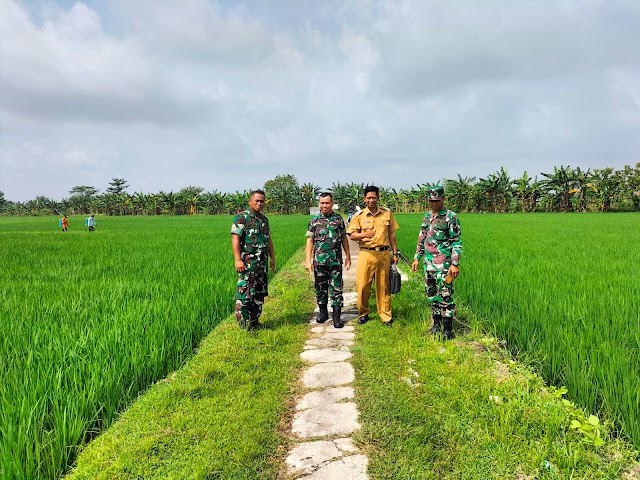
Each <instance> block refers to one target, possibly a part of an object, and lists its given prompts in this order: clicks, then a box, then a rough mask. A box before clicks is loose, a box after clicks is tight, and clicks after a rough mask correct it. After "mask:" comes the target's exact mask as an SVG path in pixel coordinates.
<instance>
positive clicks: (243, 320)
mask: <svg viewBox="0 0 640 480" xmlns="http://www.w3.org/2000/svg"><path fill="white" fill-rule="evenodd" d="M264 201H265V195H264V192H263V191H262V190H254V191H253V192H251V195H250V197H249V207H250V208H249V209H248V210H245V211H244V212H240V213H238V214H237V215H236V216H235V217H234V218H233V225H232V226H231V245H232V247H233V255H234V257H235V263H236V272H238V283H237V285H236V320H237V321H238V324H239V325H240V328H246V329H247V330H257V329H261V328H263V325H262V324H261V323H260V322H259V321H258V320H259V318H260V314H261V313H262V304H263V303H264V298H265V297H266V296H268V294H269V293H268V290H267V273H268V267H267V261H268V260H269V264H270V266H271V270H272V271H275V269H276V257H275V253H274V251H273V243H272V241H271V231H270V230H269V220H267V217H266V216H265V215H263V213H262V210H263V209H264Z"/></svg>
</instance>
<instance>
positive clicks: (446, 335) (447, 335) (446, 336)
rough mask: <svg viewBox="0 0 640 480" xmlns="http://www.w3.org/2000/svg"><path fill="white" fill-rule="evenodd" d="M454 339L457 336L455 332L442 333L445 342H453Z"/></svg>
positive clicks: (446, 331)
mask: <svg viewBox="0 0 640 480" xmlns="http://www.w3.org/2000/svg"><path fill="white" fill-rule="evenodd" d="M454 338H456V334H455V333H454V331H453V330H447V329H445V330H444V331H443V332H442V339H443V340H453V339H454Z"/></svg>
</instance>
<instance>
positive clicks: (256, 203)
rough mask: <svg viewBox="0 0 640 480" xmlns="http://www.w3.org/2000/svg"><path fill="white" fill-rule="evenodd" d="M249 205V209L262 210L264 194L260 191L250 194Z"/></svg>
mask: <svg viewBox="0 0 640 480" xmlns="http://www.w3.org/2000/svg"><path fill="white" fill-rule="evenodd" d="M249 207H251V210H253V211H254V212H262V209H263V208H264V195H263V194H261V193H254V194H253V195H251V198H249Z"/></svg>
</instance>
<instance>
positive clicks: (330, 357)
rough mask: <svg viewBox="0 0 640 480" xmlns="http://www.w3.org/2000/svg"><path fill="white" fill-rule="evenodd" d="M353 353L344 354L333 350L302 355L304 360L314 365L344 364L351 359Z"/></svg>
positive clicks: (308, 352)
mask: <svg viewBox="0 0 640 480" xmlns="http://www.w3.org/2000/svg"><path fill="white" fill-rule="evenodd" d="M351 356H352V354H351V352H342V351H340V350H336V349H333V348H319V349H317V350H306V351H304V352H302V353H301V354H300V357H301V358H302V359H303V360H307V361H309V362H313V363H327V362H344V361H345V360H348V359H349V358H351Z"/></svg>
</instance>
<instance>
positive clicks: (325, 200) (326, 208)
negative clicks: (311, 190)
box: [319, 195, 333, 215]
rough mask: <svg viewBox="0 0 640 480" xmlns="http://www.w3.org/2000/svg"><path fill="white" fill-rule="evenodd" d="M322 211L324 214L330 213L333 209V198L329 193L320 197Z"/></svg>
mask: <svg viewBox="0 0 640 480" xmlns="http://www.w3.org/2000/svg"><path fill="white" fill-rule="evenodd" d="M319 206H320V213H322V214H323V215H329V214H330V213H331V212H332V211H333V199H332V198H331V197H330V196H329V195H327V196H326V197H320V204H319Z"/></svg>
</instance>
